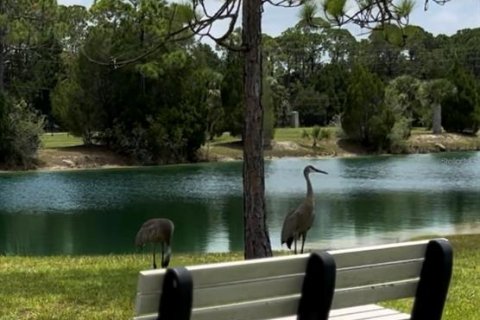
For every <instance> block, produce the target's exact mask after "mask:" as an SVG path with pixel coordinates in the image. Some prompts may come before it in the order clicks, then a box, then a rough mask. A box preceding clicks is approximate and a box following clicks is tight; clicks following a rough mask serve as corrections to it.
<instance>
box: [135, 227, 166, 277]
mask: <svg viewBox="0 0 480 320" xmlns="http://www.w3.org/2000/svg"><path fill="white" fill-rule="evenodd" d="M173 230H174V225H173V222H172V221H171V220H169V219H163V218H159V219H150V220H147V221H145V223H144V224H143V225H142V226H141V227H140V230H138V232H137V236H136V237H135V245H136V246H138V247H143V246H145V244H147V243H151V244H152V247H153V268H154V269H156V268H157V264H156V263H155V245H156V244H157V243H161V245H162V268H166V267H168V264H169V263H170V256H171V254H172V248H171V246H170V242H171V240H172V236H173ZM165 247H166V248H165ZM165 249H166V251H167V252H166V253H165Z"/></svg>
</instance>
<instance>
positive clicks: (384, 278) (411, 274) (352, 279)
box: [335, 259, 423, 289]
mask: <svg viewBox="0 0 480 320" xmlns="http://www.w3.org/2000/svg"><path fill="white" fill-rule="evenodd" d="M422 265H423V259H422V260H411V261H400V262H395V263H384V264H377V265H368V266H362V267H359V268H344V269H339V270H337V279H336V285H335V286H336V288H337V289H340V288H349V287H359V286H365V285H369V284H375V283H384V282H391V281H399V280H406V279H414V278H418V277H419V275H420V272H421V270H422Z"/></svg>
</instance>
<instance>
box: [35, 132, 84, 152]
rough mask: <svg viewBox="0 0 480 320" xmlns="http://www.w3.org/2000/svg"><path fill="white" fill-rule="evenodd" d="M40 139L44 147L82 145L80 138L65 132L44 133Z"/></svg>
mask: <svg viewBox="0 0 480 320" xmlns="http://www.w3.org/2000/svg"><path fill="white" fill-rule="evenodd" d="M41 140H42V147H43V148H44V149H51V148H61V147H72V146H81V145H83V141H82V139H81V138H79V137H75V136H72V135H71V134H68V133H66V132H55V133H53V134H51V133H45V134H44V135H43V136H42V138H41Z"/></svg>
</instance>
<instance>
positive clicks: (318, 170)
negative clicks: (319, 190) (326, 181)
mask: <svg viewBox="0 0 480 320" xmlns="http://www.w3.org/2000/svg"><path fill="white" fill-rule="evenodd" d="M313 170H315V171H316V172H318V173H323V174H328V172H326V171H323V170H320V169H317V168H313Z"/></svg>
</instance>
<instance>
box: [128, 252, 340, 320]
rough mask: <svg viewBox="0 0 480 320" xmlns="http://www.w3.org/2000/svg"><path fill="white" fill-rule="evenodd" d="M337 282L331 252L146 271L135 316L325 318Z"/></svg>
mask: <svg viewBox="0 0 480 320" xmlns="http://www.w3.org/2000/svg"><path fill="white" fill-rule="evenodd" d="M304 280H305V281H304ZM334 286H335V262H334V261H333V258H332V257H331V256H330V255H329V254H328V253H326V252H319V253H312V254H311V255H302V256H301V257H300V256H282V257H274V258H264V259H255V260H246V261H237V262H228V263H215V264H204V265H196V266H190V267H187V268H172V269H168V270H148V271H141V272H140V275H139V279H138V288H137V297H136V305H135V318H134V319H135V320H147V319H149V320H150V319H157V318H158V319H161V320H188V319H194V320H227V319H237V320H241V319H245V320H255V319H272V318H280V317H287V316H291V317H292V319H295V318H296V316H297V314H298V316H299V318H298V319H305V320H307V319H319V318H322V319H326V318H327V317H328V312H329V310H330V306H331V302H332V299H333V291H334ZM158 314H160V316H158Z"/></svg>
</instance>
